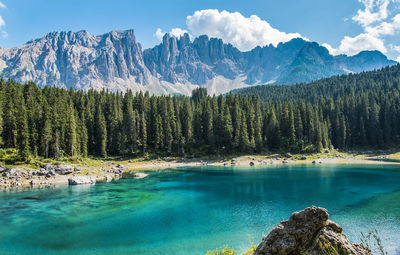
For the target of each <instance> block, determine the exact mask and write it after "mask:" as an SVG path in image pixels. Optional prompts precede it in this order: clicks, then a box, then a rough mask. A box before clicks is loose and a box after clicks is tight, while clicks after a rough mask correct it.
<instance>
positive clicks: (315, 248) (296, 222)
mask: <svg viewBox="0 0 400 255" xmlns="http://www.w3.org/2000/svg"><path fill="white" fill-rule="evenodd" d="M328 218H329V214H328V211H327V210H326V209H324V208H320V207H315V206H312V207H309V208H306V209H305V210H303V211H301V212H295V213H293V214H292V216H290V219H289V220H285V221H282V222H281V223H279V224H278V226H276V227H275V228H274V229H273V230H272V231H271V232H270V233H269V234H268V236H266V237H264V238H263V241H262V242H261V243H260V244H259V245H258V247H257V250H256V251H255V253H254V255H267V254H282V255H289V254H313V255H314V254H315V255H317V254H338V255H345V254H346V255H347V254H354V255H372V253H371V251H370V250H369V249H367V248H366V247H364V246H363V245H361V244H352V243H350V242H349V241H348V240H347V237H346V236H345V235H344V234H343V232H342V228H341V227H340V226H339V225H338V224H336V223H335V222H333V221H330V220H328Z"/></svg>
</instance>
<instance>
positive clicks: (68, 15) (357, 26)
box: [0, 0, 400, 60]
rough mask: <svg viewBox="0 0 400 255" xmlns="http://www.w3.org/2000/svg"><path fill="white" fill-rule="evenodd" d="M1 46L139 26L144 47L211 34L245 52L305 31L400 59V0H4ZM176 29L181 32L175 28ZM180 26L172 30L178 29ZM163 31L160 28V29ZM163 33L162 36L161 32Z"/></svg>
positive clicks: (345, 49) (335, 47)
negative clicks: (168, 35) (171, 36)
mask: <svg viewBox="0 0 400 255" xmlns="http://www.w3.org/2000/svg"><path fill="white" fill-rule="evenodd" d="M0 3H1V4H0V16H1V19H0V29H1V33H0V46H1V47H13V46H18V45H21V44H23V43H25V42H27V41H29V40H31V39H34V38H39V37H42V36H43V35H45V34H46V33H48V32H52V31H70V30H71V31H79V30H88V31H89V32H90V33H92V34H96V35H98V34H103V33H106V32H109V31H111V30H120V29H131V28H133V29H135V34H136V37H137V40H138V41H139V42H140V43H141V44H142V45H143V48H149V47H152V46H154V45H156V44H158V43H159V42H160V40H159V37H160V35H161V34H162V33H163V32H170V31H173V32H174V33H175V34H176V35H178V36H179V34H180V33H181V31H187V32H189V33H190V34H191V35H192V36H198V35H199V34H204V33H205V34H208V35H209V36H215V37H220V38H222V39H224V41H226V42H229V43H232V44H233V45H235V46H237V47H238V48H240V49H241V50H249V49H251V48H252V47H254V46H256V45H265V44H270V43H272V44H277V43H278V42H280V41H283V42H284V41H287V40H290V39H291V38H293V37H297V36H302V37H303V38H306V39H309V40H311V41H317V42H319V43H321V44H324V45H325V46H326V47H328V48H329V50H330V52H331V53H332V54H341V53H345V54H349V55H354V54H356V53H357V52H359V51H361V50H368V49H378V50H381V51H382V52H384V53H385V54H387V55H388V56H389V57H390V58H392V59H397V58H398V60H400V36H399V35H400V9H399V7H400V0H319V1H318V0H296V1H294V0H247V1H244V0H240V1H236V0H229V1H228V0H204V1H189V0H163V1H156V0H143V1H136V0H130V1H128V0H114V1H106V0H1V2H0ZM177 28H178V29H177ZM173 29H174V30H173ZM157 30H158V33H156V31H157ZM157 35H158V36H157Z"/></svg>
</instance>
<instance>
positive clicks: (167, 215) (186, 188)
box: [0, 165, 400, 255]
mask: <svg viewBox="0 0 400 255" xmlns="http://www.w3.org/2000/svg"><path fill="white" fill-rule="evenodd" d="M149 174H150V176H149V177H148V178H146V179H140V180H135V179H122V180H118V181H113V182H111V183H98V184H96V185H91V186H86V185H85V186H73V187H71V186H64V187H56V188H47V189H32V190H27V191H23V192H3V193H0V254H2V255H8V254H13V255H15V254H18V255H24V254H29V255H32V254H40V255H47V254H52V255H53V254H74V255H76V254H85V255H86V254H90V255H93V254H107V255H110V254H147V255H152V254H163V255H165V254H186V255H187V254H194V255H197V254H199V255H200V254H205V253H206V252H207V250H210V249H215V248H219V247H223V246H225V245H228V246H230V247H232V248H235V249H236V250H237V251H243V250H244V249H246V248H248V247H249V246H250V244H251V242H252V241H254V242H255V243H256V244H258V243H259V242H260V241H261V236H262V233H265V234H267V233H268V232H269V231H270V230H271V229H272V228H273V227H274V226H276V225H277V224H278V223H279V222H280V221H281V220H283V219H288V218H289V216H290V214H291V213H292V212H294V211H299V210H302V209H304V208H306V207H308V206H311V205H316V206H321V207H325V208H327V209H328V211H329V213H330V215H331V220H334V221H336V222H337V223H339V224H340V225H341V226H342V227H343V228H344V233H346V234H347V236H348V237H349V239H350V241H352V242H359V241H360V236H361V234H360V233H361V232H364V233H366V232H368V231H369V230H374V229H377V230H378V232H379V234H380V236H381V239H382V240H383V244H384V245H385V247H386V248H387V250H388V251H389V254H397V252H398V251H400V242H399V241H398V240H400V167H398V166H378V165H348V166H346V165H315V166H314V165H303V166H302V165H297V166H296V165H292V166H289V165H284V166H277V167H266V168H261V167H259V168H256V167H252V168H223V167H201V168H200V167H198V168H181V169H171V170H160V171H152V172H149ZM27 196H38V198H39V199H34V200H27V199H23V198H24V197H27Z"/></svg>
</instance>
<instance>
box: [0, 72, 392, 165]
mask: <svg viewBox="0 0 400 255" xmlns="http://www.w3.org/2000/svg"><path fill="white" fill-rule="evenodd" d="M398 69H400V68H399V66H397V67H393V68H389V69H382V70H380V71H374V72H370V73H363V74H359V75H351V76H352V77H351V78H349V77H347V78H346V76H343V77H334V78H332V82H331V83H329V79H324V80H322V81H321V83H322V85H318V84H316V83H314V86H312V87H310V88H311V90H312V91H313V92H312V93H315V95H313V96H312V100H310V98H308V97H306V96H303V97H302V96H301V95H300V96H298V97H296V98H295V96H294V95H295V93H293V92H290V91H291V90H290V88H286V87H284V86H282V87H283V88H281V90H279V88H278V89H277V88H275V87H273V88H268V87H259V88H258V90H259V92H260V91H261V90H264V89H265V90H268V89H270V92H271V91H273V90H277V91H279V93H278V92H277V94H276V95H275V96H274V95H271V96H269V97H268V99H266V98H265V97H263V95H264V94H267V93H266V92H264V91H262V92H260V93H257V90H254V88H252V89H253V90H254V91H256V93H248V91H247V92H246V93H243V94H241V93H240V92H239V93H229V94H227V95H220V96H209V95H207V91H206V90H205V89H202V88H200V89H196V90H194V91H193V94H192V96H191V97H186V96H170V95H168V96H167V95H164V96H155V95H149V93H142V92H139V93H135V94H134V93H132V92H131V91H127V92H126V93H114V92H107V91H105V90H103V91H94V90H90V91H88V92H84V91H74V90H66V89H62V88H56V87H48V86H46V87H44V88H40V87H38V86H37V85H35V84H34V83H32V82H27V83H26V84H19V83H16V82H14V81H12V80H7V81H4V80H0V134H1V136H0V146H1V148H16V149H18V151H19V155H20V157H21V159H27V158H29V157H36V156H40V157H44V158H60V157H64V156H73V157H86V156H88V155H98V156H103V157H107V156H117V155H118V156H142V155H146V154H158V155H177V156H179V155H182V156H189V155H200V154H201V155H206V154H214V153H226V154H229V153H252V152H257V153H260V152H265V151H286V152H287V151H291V152H315V151H321V150H323V149H325V148H330V147H335V148H340V149H352V148H387V147H391V146H395V145H396V144H398V142H399V139H400V128H399V127H400V93H399V75H398V74H399V73H400V72H399V70H398ZM396 72H397V75H396ZM388 73H391V75H388ZM380 76H381V78H382V77H385V79H381V78H379V77H380ZM353 77H360V79H356V78H353ZM367 77H371V79H369V80H368V79H367ZM337 79H342V80H344V79H347V80H348V81H349V82H347V83H346V82H343V81H342V83H341V84H335V82H336V80H337ZM327 83H329V84H331V85H332V86H328V85H326V84H327ZM350 83H351V84H350ZM315 84H316V85H315ZM334 85H335V86H336V87H335V86H334ZM350 85H351V86H350ZM297 86H298V85H297ZM302 86H305V85H302ZM318 86H322V87H324V88H329V91H330V92H329V93H327V92H326V91H327V90H328V89H326V90H324V89H320V88H319V87H318ZM346 86H349V87H352V91H353V92H352V93H346V92H345V91H346V90H345V89H344V88H345V87H346ZM293 89H294V90H295V91H296V90H297V89H298V88H297V87H296V86H293ZM282 91H289V92H285V93H286V94H287V95H288V96H287V97H285V96H284V95H285V93H284V92H282ZM335 91H336V92H335ZM271 93H272V92H271ZM303 93H305V94H304V95H308V94H307V91H306V92H303ZM332 95H335V96H332ZM286 99H287V100H286Z"/></svg>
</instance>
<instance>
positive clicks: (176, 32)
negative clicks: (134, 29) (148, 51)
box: [154, 28, 189, 41]
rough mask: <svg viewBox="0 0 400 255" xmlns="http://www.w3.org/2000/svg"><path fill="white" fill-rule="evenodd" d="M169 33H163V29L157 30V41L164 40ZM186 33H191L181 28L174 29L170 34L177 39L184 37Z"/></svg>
mask: <svg viewBox="0 0 400 255" xmlns="http://www.w3.org/2000/svg"><path fill="white" fill-rule="evenodd" d="M166 33H167V32H163V31H162V30H161V28H157V30H156V32H155V34H154V35H155V36H156V37H157V39H158V40H160V41H161V40H162V38H163V37H164V35H165V34H166ZM185 33H189V32H188V31H187V30H185V29H181V28H173V29H172V30H171V31H170V32H169V34H171V35H173V36H175V37H178V38H179V37H181V36H182V35H184V34H185Z"/></svg>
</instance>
